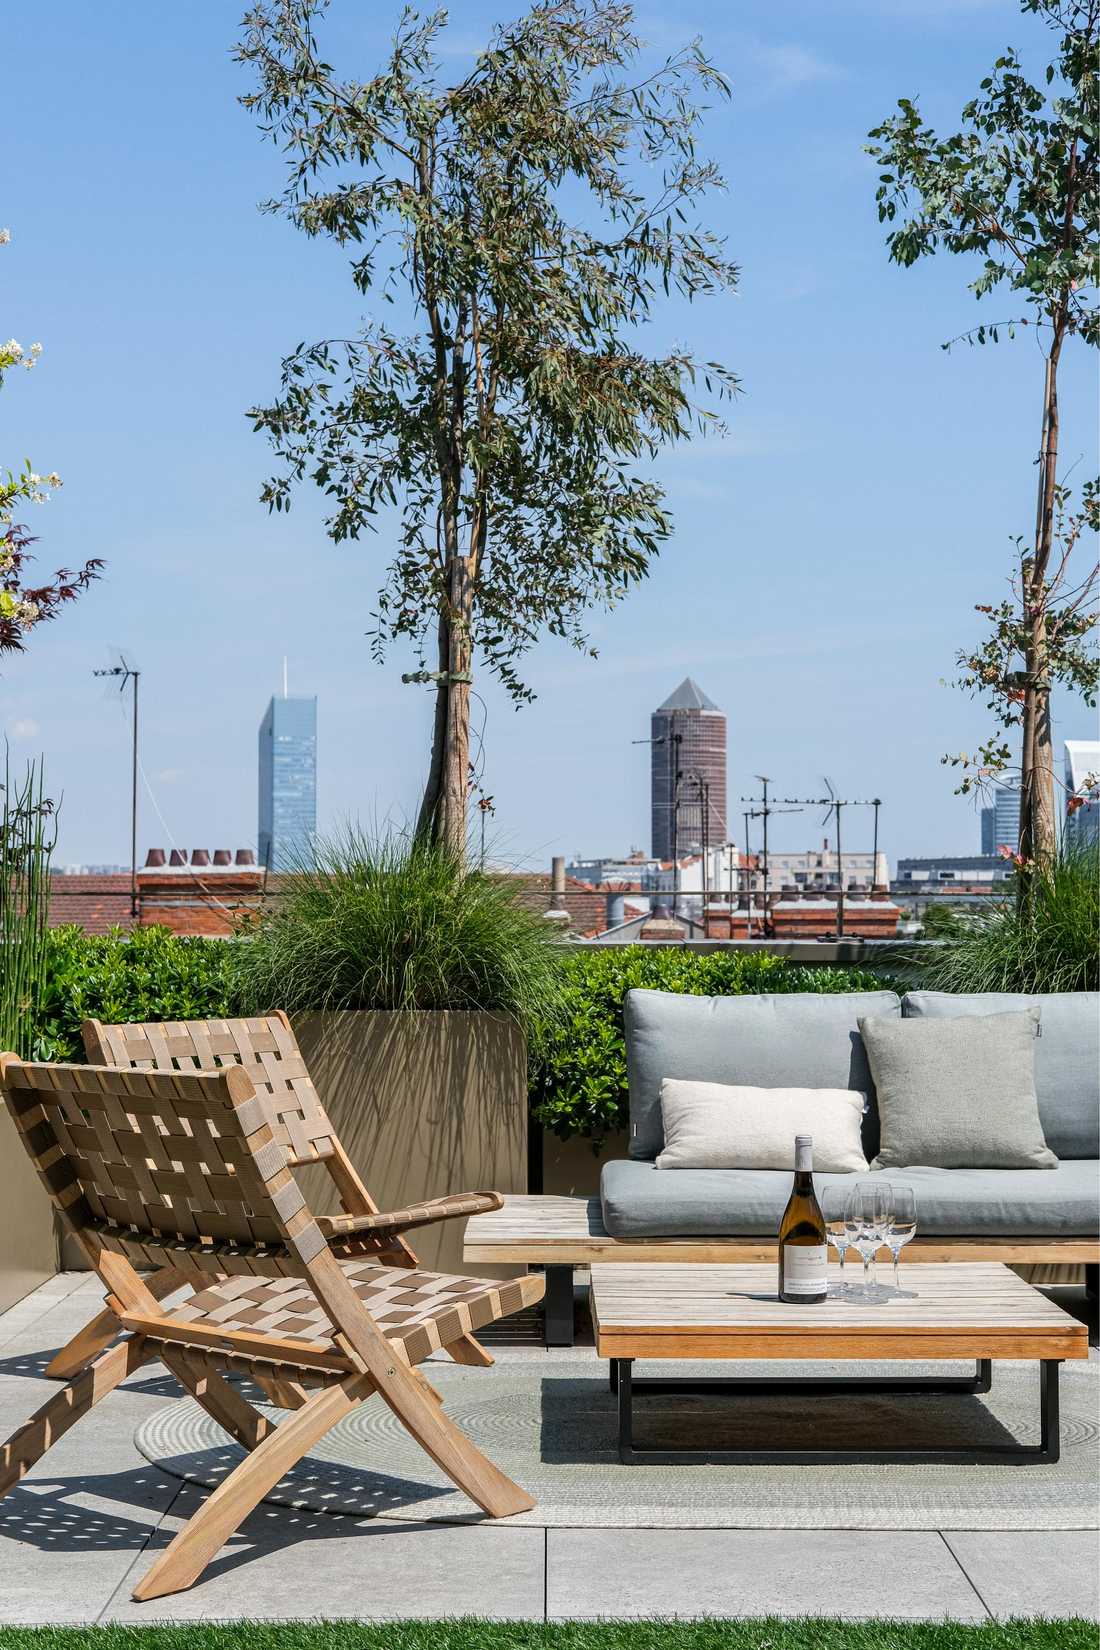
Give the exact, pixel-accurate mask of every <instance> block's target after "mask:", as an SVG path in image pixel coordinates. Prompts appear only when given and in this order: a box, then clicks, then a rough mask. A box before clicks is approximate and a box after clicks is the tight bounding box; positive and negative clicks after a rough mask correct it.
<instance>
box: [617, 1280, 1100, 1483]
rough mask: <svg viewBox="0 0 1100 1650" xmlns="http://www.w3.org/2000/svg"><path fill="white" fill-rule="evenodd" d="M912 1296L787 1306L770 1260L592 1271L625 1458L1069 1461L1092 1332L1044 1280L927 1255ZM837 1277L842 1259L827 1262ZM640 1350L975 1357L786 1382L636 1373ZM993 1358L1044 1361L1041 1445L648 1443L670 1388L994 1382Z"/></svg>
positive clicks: (647, 1353) (658, 1354) (979, 1387)
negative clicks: (1071, 1369) (1079, 1366)
mask: <svg viewBox="0 0 1100 1650" xmlns="http://www.w3.org/2000/svg"><path fill="white" fill-rule="evenodd" d="M902 1277H903V1287H904V1289H905V1291H906V1293H907V1294H909V1295H911V1296H912V1297H913V1298H898V1297H896V1296H895V1297H893V1298H890V1299H886V1300H881V1301H878V1302H875V1303H872V1302H861V1301H851V1300H844V1299H830V1300H828V1301H825V1302H823V1303H821V1304H820V1305H816V1306H785V1305H784V1304H783V1303H782V1302H781V1301H780V1300H779V1299H778V1297H777V1295H776V1269H775V1266H774V1265H767V1266H728V1265H721V1264H719V1265H704V1266H686V1265H671V1266H662V1265H659V1264H655V1263H653V1262H648V1263H646V1264H644V1265H630V1264H621V1263H620V1264H617V1265H608V1266H593V1268H592V1319H593V1323H594V1325H595V1330H596V1351H597V1353H598V1354H599V1356H600V1357H601V1358H609V1359H610V1360H611V1387H612V1391H617V1392H618V1399H619V1454H620V1457H621V1459H622V1460H624V1461H642V1460H644V1461H663V1462H676V1461H685V1462H686V1461H698V1460H701V1459H703V1460H709V1461H723V1462H739V1463H742V1464H747V1465H756V1466H762V1465H765V1464H799V1463H806V1464H814V1463H819V1462H821V1463H824V1462H828V1463H832V1464H837V1463H846V1462H864V1461H870V1462H876V1461H882V1462H893V1461H906V1462H914V1461H915V1462H951V1461H954V1462H986V1461H999V1462H1014V1463H1023V1462H1044V1461H1046V1462H1050V1461H1057V1459H1058V1447H1059V1444H1058V1371H1059V1368H1060V1366H1061V1363H1062V1360H1063V1359H1065V1358H1087V1357H1088V1331H1087V1329H1086V1327H1085V1325H1084V1324H1081V1323H1078V1322H1077V1320H1076V1319H1075V1318H1071V1317H1070V1316H1069V1314H1068V1313H1067V1312H1063V1311H1062V1309H1061V1307H1059V1306H1055V1305H1054V1303H1053V1302H1052V1301H1049V1300H1047V1298H1046V1297H1045V1296H1044V1295H1041V1294H1039V1292H1038V1290H1036V1289H1033V1288H1032V1287H1031V1285H1030V1284H1028V1283H1025V1282H1024V1281H1023V1279H1022V1278H1019V1277H1017V1276H1016V1274H1015V1273H1014V1272H1011V1271H1009V1269H1008V1268H1007V1267H1006V1266H999V1265H996V1264H988V1265H970V1264H960V1263H952V1264H950V1265H935V1264H929V1265H924V1266H921V1268H920V1269H919V1273H916V1271H915V1269H913V1270H909V1271H906V1272H903V1274H902ZM829 1278H830V1283H831V1284H836V1283H838V1282H839V1278H840V1273H839V1268H837V1267H830V1269H829ZM636 1358H646V1359H649V1358H669V1359H691V1360H695V1359H705V1358H726V1359H736V1360H738V1361H741V1360H745V1361H748V1360H750V1359H758V1358H796V1359H800V1360H807V1361H810V1360H833V1359H867V1360H874V1361H875V1362H883V1361H885V1360H892V1359H897V1360H898V1361H899V1362H901V1361H905V1360H921V1361H924V1360H927V1359H940V1358H943V1359H960V1358H963V1359H971V1358H973V1359H974V1360H975V1363H976V1370H975V1373H974V1374H973V1375H966V1376H951V1375H945V1376H909V1375H904V1374H898V1375H897V1376H891V1377H887V1378H883V1377H881V1376H873V1377H869V1378H867V1379H860V1378H859V1377H858V1376H856V1377H853V1376H816V1377H815V1376H807V1377H804V1378H802V1377H800V1378H796V1379H790V1380H788V1379H779V1378H775V1377H769V1376H763V1377H762V1378H759V1379H753V1378H750V1377H743V1378H740V1379H734V1380H729V1379H724V1378H718V1379H699V1378H696V1379H679V1378H677V1377H676V1376H675V1375H672V1376H669V1377H667V1378H647V1379H644V1380H639V1379H636V1378H635V1377H634V1375H633V1364H634V1360H635V1359H636ZM995 1358H1028V1359H1031V1358H1033V1359H1035V1360H1036V1361H1037V1362H1038V1363H1039V1366H1040V1389H1039V1391H1040V1399H1039V1405H1040V1441H1039V1443H1038V1445H1033V1444H1032V1445H1024V1444H1018V1443H1008V1444H974V1445H971V1446H968V1447H962V1448H954V1447H953V1448H945V1449H927V1448H906V1447H905V1445H904V1444H901V1445H896V1446H894V1447H892V1448H890V1449H881V1450H879V1449H871V1450H868V1449H855V1450H852V1449H845V1448H844V1446H843V1445H840V1446H838V1447H837V1448H834V1449H813V1450H807V1449H776V1448H768V1447H766V1446H762V1447H761V1448H759V1449H752V1450H709V1449H703V1450H696V1449H676V1448H660V1447H656V1446H655V1447H652V1448H649V1447H647V1448H644V1449H642V1448H638V1447H637V1446H635V1444H634V1400H635V1398H637V1397H644V1396H649V1395H654V1394H662V1393H665V1394H667V1393H692V1394H697V1393H704V1392H717V1393H724V1394H734V1395H736V1394H740V1393H743V1394H760V1393H774V1394H780V1393H784V1394H791V1393H796V1394H802V1393H805V1394H808V1395H812V1394H814V1393H829V1392H831V1393H839V1392H848V1393H853V1394H859V1393H868V1392H892V1393H912V1394H914V1395H916V1394H919V1393H928V1392H939V1393H943V1392H959V1393H980V1392H988V1391H989V1390H990V1386H991V1384H992V1367H993V1360H994V1359H995Z"/></svg>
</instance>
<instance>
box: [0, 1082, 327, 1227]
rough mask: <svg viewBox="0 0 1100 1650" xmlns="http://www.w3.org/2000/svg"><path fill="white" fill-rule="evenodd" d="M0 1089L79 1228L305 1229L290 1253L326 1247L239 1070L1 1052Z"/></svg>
mask: <svg viewBox="0 0 1100 1650" xmlns="http://www.w3.org/2000/svg"><path fill="white" fill-rule="evenodd" d="M0 1090H2V1092H3V1094H4V1097H5V1098H6V1100H7V1104H8V1108H9V1110H10V1112H11V1115H12V1118H13V1120H14V1122H15V1126H16V1128H17V1129H18V1131H19V1134H20V1136H21V1138H22V1140H23V1143H24V1145H25V1147H26V1149H27V1151H28V1153H29V1154H30V1156H31V1158H32V1160H33V1162H34V1164H35V1167H36V1168H37V1169H38V1172H39V1175H40V1176H41V1178H42V1180H43V1182H44V1184H45V1186H46V1189H47V1191H48V1192H49V1193H50V1195H51V1197H52V1198H53V1200H54V1203H55V1205H56V1207H57V1208H58V1209H59V1211H61V1213H62V1214H63V1215H64V1216H65V1218H66V1220H67V1221H68V1223H69V1224H70V1225H72V1226H74V1227H75V1228H76V1229H77V1230H83V1229H91V1230H92V1231H94V1230H95V1229H97V1228H99V1227H101V1226H107V1227H128V1228H132V1229H133V1230H135V1231H137V1232H141V1233H158V1234H160V1235H162V1236H168V1235H171V1236H174V1237H178V1238H181V1239H183V1240H185V1241H189V1242H195V1241H199V1240H206V1241H207V1242H213V1244H214V1245H215V1246H216V1245H217V1244H218V1242H219V1241H221V1242H224V1243H227V1244H230V1245H240V1244H247V1245H255V1244H260V1245H263V1244H274V1245H280V1246H281V1245H283V1244H285V1243H287V1242H288V1241H289V1240H290V1239H291V1238H294V1239H295V1240H297V1239H302V1238H303V1237H304V1239H305V1241H304V1243H299V1242H298V1241H294V1242H293V1243H292V1247H293V1249H294V1250H295V1252H296V1253H297V1254H298V1258H299V1259H309V1258H311V1257H312V1254H314V1253H317V1252H318V1251H319V1250H320V1249H322V1248H324V1239H322V1238H321V1237H320V1235H319V1234H318V1231H317V1226H316V1223H315V1222H314V1221H313V1218H312V1216H311V1215H310V1214H309V1212H308V1210H307V1209H306V1208H305V1204H304V1200H303V1198H302V1194H301V1192H300V1191H299V1190H298V1187H297V1185H296V1184H295V1181H294V1178H293V1176H292V1175H291V1173H290V1170H289V1168H288V1167H287V1159H286V1154H285V1152H284V1151H283V1149H282V1147H281V1146H280V1145H279V1144H278V1142H277V1141H275V1140H274V1139H273V1138H272V1130H271V1126H270V1123H269V1121H268V1117H267V1112H266V1108H265V1105H264V1103H263V1102H262V1100H261V1097H260V1095H258V1094H257V1093H256V1091H255V1088H254V1086H253V1084H252V1083H251V1081H250V1080H249V1079H248V1078H247V1076H246V1075H245V1073H244V1072H243V1071H240V1070H237V1069H231V1070H227V1071H220V1072H209V1073H207V1072H175V1073H167V1072H143V1071H135V1070H133V1069H132V1068H130V1067H126V1068H125V1069H121V1070H120V1069H118V1068H116V1067H112V1066H66V1065H47V1064H41V1063H37V1062H26V1063H24V1062H22V1061H18V1060H15V1059H13V1058H11V1057H10V1056H6V1057H5V1058H4V1061H3V1078H2V1083H0ZM310 1234H312V1235H310ZM303 1250H304V1251H305V1252H304V1253H303V1252H302V1251H303Z"/></svg>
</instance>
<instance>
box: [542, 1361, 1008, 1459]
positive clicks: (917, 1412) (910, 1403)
mask: <svg viewBox="0 0 1100 1650" xmlns="http://www.w3.org/2000/svg"><path fill="white" fill-rule="evenodd" d="M995 1394H996V1376H994V1392H993V1394H987V1395H986V1396H985V1397H982V1396H978V1395H971V1394H968V1393H948V1394H942V1393H941V1394H935V1393H920V1394H904V1395H899V1394H892V1395H891V1394H889V1393H873V1392H869V1393H867V1394H866V1395H865V1396H864V1395H856V1394H852V1393H845V1394H837V1395H835V1396H833V1395H831V1394H823V1393H812V1394H809V1395H808V1396H805V1397H800V1396H788V1395H780V1394H776V1395H774V1396H768V1395H763V1394H762V1395H747V1394H746V1395H741V1396H736V1395H730V1396H727V1395H724V1394H718V1393H711V1394H707V1395H705V1396H703V1395H700V1396H698V1397H694V1396H686V1395H682V1394H677V1395H661V1394H653V1395H646V1396H642V1395H639V1394H637V1393H636V1394H635V1403H634V1435H635V1440H636V1442H637V1443H638V1445H639V1446H640V1447H647V1446H648V1447H651V1448H654V1449H659V1448H662V1447H664V1448H668V1449H691V1450H700V1451H703V1450H735V1449H745V1450H748V1449H757V1450H759V1449H822V1448H828V1449H836V1450H838V1451H841V1450H848V1451H857V1450H861V1449H866V1450H872V1449H896V1448H899V1447H901V1448H905V1449H928V1450H936V1449H959V1448H973V1447H978V1446H988V1445H1001V1446H1003V1445H1013V1444H1017V1443H1025V1444H1032V1443H1037V1442H1038V1438H1039V1394H1038V1390H1037V1389H1036V1392H1035V1394H1034V1414H1033V1415H1032V1414H1028V1416H1027V1417H1026V1419H1025V1418H1023V1417H1021V1421H1020V1431H1019V1435H1018V1434H1017V1433H1015V1432H1013V1431H1010V1430H1009V1429H1008V1428H1007V1427H1006V1426H1005V1425H1004V1423H1003V1422H1002V1421H1000V1420H999V1419H998V1418H997V1416H996V1415H995V1414H994V1413H993V1411H992V1410H991V1409H990V1408H989V1407H988V1399H989V1397H991V1396H995ZM617 1439H618V1418H617V1400H616V1398H615V1397H614V1396H613V1394H612V1393H611V1392H610V1391H609V1389H608V1385H607V1379H606V1375H605V1376H604V1378H603V1379H600V1380H583V1379H574V1378H569V1379H556V1378H553V1377H548V1378H546V1379H544V1380H543V1382H542V1401H541V1437H540V1454H541V1457H542V1459H543V1461H545V1462H547V1463H550V1464H554V1465H566V1464H571V1465H578V1464H584V1463H586V1462H588V1463H591V1464H592V1465H593V1466H596V1465H604V1464H606V1462H607V1461H608V1459H609V1458H612V1457H613V1458H615V1459H616V1460H617V1455H618V1443H617ZM705 1459H706V1458H705V1456H703V1455H701V1456H700V1464H705ZM902 1464H904V1463H902Z"/></svg>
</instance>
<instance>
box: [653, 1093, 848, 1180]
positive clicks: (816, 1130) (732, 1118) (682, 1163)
mask: <svg viewBox="0 0 1100 1650" xmlns="http://www.w3.org/2000/svg"><path fill="white" fill-rule="evenodd" d="M863 1106H864V1097H863V1095H862V1094H859V1093H857V1092H856V1091H855V1090H853V1089H754V1088H735V1087H732V1086H730V1085H728V1084H726V1083H696V1082H692V1081H690V1080H688V1079H687V1078H682V1077H666V1078H665V1079H664V1081H663V1083H662V1084H661V1113H662V1115H663V1118H664V1127H665V1144H664V1150H663V1151H662V1152H661V1153H660V1155H659V1156H658V1158H657V1167H658V1168H659V1169H791V1170H793V1168H794V1137H795V1135H796V1134H812V1135H813V1140H814V1168H815V1169H817V1170H820V1172H821V1173H822V1174H865V1173H866V1172H867V1159H866V1158H865V1157H864V1155H863V1144H862V1141H861V1140H860V1119H861V1118H862V1116H863Z"/></svg>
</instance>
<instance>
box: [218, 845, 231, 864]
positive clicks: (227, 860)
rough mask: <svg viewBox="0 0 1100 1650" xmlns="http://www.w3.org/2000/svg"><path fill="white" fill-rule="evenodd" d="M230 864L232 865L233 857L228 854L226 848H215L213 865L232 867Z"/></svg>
mask: <svg viewBox="0 0 1100 1650" xmlns="http://www.w3.org/2000/svg"><path fill="white" fill-rule="evenodd" d="M232 863H233V855H232V854H231V853H230V852H229V849H228V848H215V849H214V864H215V865H232Z"/></svg>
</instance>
